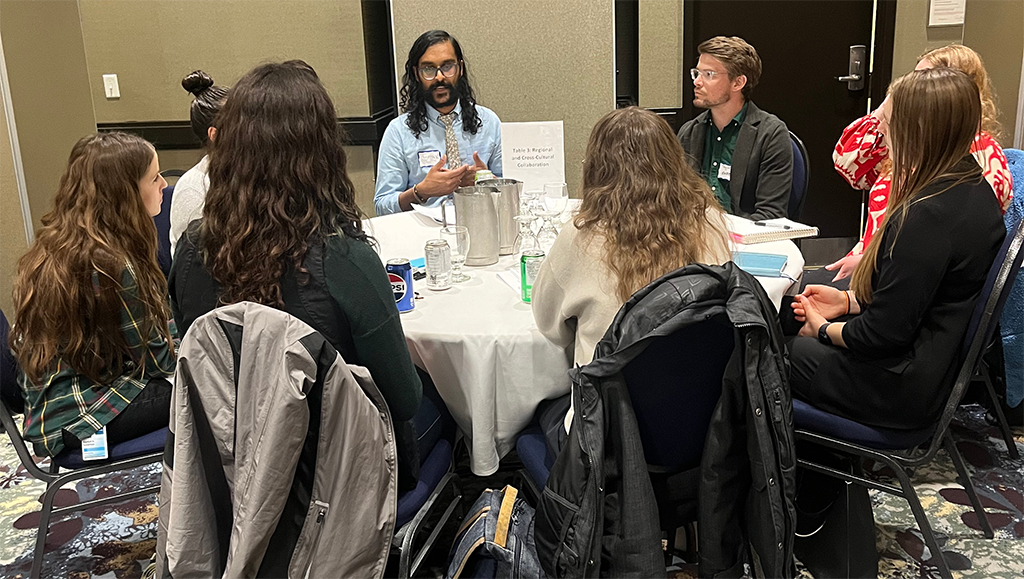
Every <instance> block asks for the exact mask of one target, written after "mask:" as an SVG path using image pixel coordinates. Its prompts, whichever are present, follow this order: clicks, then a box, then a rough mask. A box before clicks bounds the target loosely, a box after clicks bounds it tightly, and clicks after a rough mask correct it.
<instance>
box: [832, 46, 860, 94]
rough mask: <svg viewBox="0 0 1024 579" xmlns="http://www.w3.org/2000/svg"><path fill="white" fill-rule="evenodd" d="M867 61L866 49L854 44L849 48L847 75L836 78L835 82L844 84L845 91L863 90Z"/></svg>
mask: <svg viewBox="0 0 1024 579" xmlns="http://www.w3.org/2000/svg"><path fill="white" fill-rule="evenodd" d="M867 61H868V47H867V46H865V45H863V44H854V45H853V46H851V47H850V62H849V68H848V69H847V73H846V74H844V75H843V76H837V77H836V80H838V81H839V82H845V83H846V88H847V90H851V91H855V90H863V89H864V86H865V84H866V82H865V80H864V77H865V76H866V74H865V73H866V72H867V70H866V68H867Z"/></svg>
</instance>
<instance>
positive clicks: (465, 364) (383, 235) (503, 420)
mask: <svg viewBox="0 0 1024 579" xmlns="http://www.w3.org/2000/svg"><path fill="white" fill-rule="evenodd" d="M364 227H365V229H366V231H367V233H369V234H370V235H371V236H373V237H374V238H375V239H376V240H377V243H378V244H379V246H380V251H379V255H380V258H381V261H382V262H386V261H387V260H388V259H391V258H396V257H404V258H407V259H410V260H413V259H417V258H420V257H423V246H424V244H425V243H426V242H427V240H428V239H435V238H437V237H438V230H439V229H440V227H441V226H440V225H439V224H437V223H436V222H435V221H433V220H432V219H430V218H429V217H427V216H426V215H422V214H420V213H416V212H412V211H410V212H405V213H396V214H393V215H385V216H382V217H375V218H373V219H370V220H367V221H366V222H364ZM470 243H472V240H470ZM743 251H752V252H759V253H779V254H785V255H787V256H788V257H789V261H788V263H787V265H786V268H785V272H786V273H787V274H788V275H790V276H791V277H793V278H797V279H799V278H798V276H799V275H800V272H801V271H802V270H803V264H804V260H803V256H802V255H801V254H800V251H799V249H797V247H796V245H795V244H794V243H793V242H791V241H780V242H773V243H762V244H758V245H748V246H743ZM517 262H518V260H517V259H516V256H513V255H506V256H501V257H500V258H499V259H498V263H496V264H494V265H489V266H483V267H464V268H463V271H464V272H465V273H467V274H468V275H469V276H470V277H471V278H472V279H470V280H469V281H467V282H463V283H458V284H453V285H452V287H451V289H448V290H444V291H432V290H429V289H427V288H426V285H425V284H424V283H423V281H422V280H417V281H415V282H414V283H413V286H414V287H413V289H414V291H416V292H417V294H418V295H419V296H420V299H417V300H416V301H415V304H416V305H415V309H413V310H412V311H410V312H406V313H403V314H402V316H401V320H402V328H403V330H404V331H405V339H406V343H407V344H408V346H409V353H410V354H411V355H412V361H413V363H415V364H416V365H417V366H419V367H421V368H423V369H424V370H426V371H427V373H428V374H430V377H431V378H432V379H433V381H434V384H435V385H436V386H437V391H438V393H439V394H440V395H441V397H442V398H443V399H444V401H445V403H446V404H447V406H448V409H449V410H450V411H451V413H452V416H453V417H454V418H455V421H456V423H457V424H458V425H459V428H460V429H461V431H462V433H463V434H464V435H465V437H466V439H467V443H468V446H469V450H470V456H471V461H470V467H471V469H472V471H473V473H475V474H477V475H480V476H486V475H490V474H493V473H494V472H495V471H497V470H498V461H499V460H500V459H501V457H502V456H504V455H505V453H507V452H508V451H509V450H510V449H512V448H513V447H514V446H515V440H516V436H517V435H518V434H519V432H521V431H522V430H523V428H525V427H526V426H527V424H529V423H530V421H531V419H532V418H533V414H534V411H535V410H536V408H537V405H538V404H539V403H540V402H541V401H542V400H546V399H551V398H557V397H559V396H562V395H564V394H567V393H568V392H569V390H570V381H569V378H568V375H567V371H568V370H569V368H570V367H571V366H572V346H570V347H569V348H568V349H563V348H560V347H557V346H555V345H554V344H552V343H551V342H549V341H548V340H547V339H546V338H544V336H543V335H541V333H540V332H539V331H538V330H537V326H536V325H535V324H534V321H533V312H532V310H531V309H530V304H527V303H524V302H523V301H522V300H521V299H520V296H519V293H518V291H517V290H513V289H512V288H511V287H510V286H509V285H508V284H506V283H505V282H504V281H502V280H501V279H500V278H499V277H498V273H499V272H503V271H505V270H508V269H509V268H511V267H514V266H516V265H517ZM758 281H760V282H761V284H762V285H763V286H764V288H765V291H766V292H767V293H768V295H769V296H770V297H771V299H772V301H773V302H774V303H775V307H776V309H778V307H779V303H780V301H781V300H782V297H783V295H785V294H786V292H787V291H788V290H789V289H790V287H791V285H792V282H791V281H790V280H788V279H786V278H761V277H759V278H758Z"/></svg>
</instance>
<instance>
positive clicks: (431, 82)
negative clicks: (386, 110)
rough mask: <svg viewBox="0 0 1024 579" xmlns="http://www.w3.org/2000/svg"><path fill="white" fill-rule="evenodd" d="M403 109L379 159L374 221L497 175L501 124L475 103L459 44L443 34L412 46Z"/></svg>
mask: <svg viewBox="0 0 1024 579" xmlns="http://www.w3.org/2000/svg"><path fill="white" fill-rule="evenodd" d="M401 97H402V100H401V107H402V110H403V111H404V113H405V114H403V115H402V116H400V117H398V118H397V119H395V120H393V121H391V124H389V125H388V128H387V130H386V131H384V137H383V139H382V140H381V144H380V155H379V156H378V158H377V189H376V191H375V193H374V196H373V204H374V207H375V208H376V210H377V214H378V215H386V214H389V213H398V212H400V211H408V210H409V209H411V208H412V204H413V203H417V204H420V205H438V204H440V203H441V199H442V198H443V197H444V196H446V195H448V194H449V193H451V192H453V191H455V189H456V188H458V187H460V186H465V185H472V184H473V178H474V176H475V174H476V172H477V171H479V170H483V169H488V168H490V170H491V172H493V173H494V174H495V175H499V176H500V175H501V120H499V119H498V116H497V115H495V114H494V113H493V112H492V111H491V110H490V109H487V108H485V107H482V106H480V105H478V104H476V97H475V96H474V95H473V88H472V87H471V86H470V84H469V69H468V68H467V66H466V61H465V60H463V58H462V46H460V45H459V41H458V40H456V39H455V38H454V37H453V36H451V35H450V34H448V33H447V32H445V31H443V30H431V31H429V32H424V33H423V34H421V35H420V37H419V38H417V39H416V41H415V42H413V45H412V48H411V49H410V50H409V59H408V60H406V62H405V74H404V75H402V90H401Z"/></svg>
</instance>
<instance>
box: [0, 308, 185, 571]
mask: <svg viewBox="0 0 1024 579" xmlns="http://www.w3.org/2000/svg"><path fill="white" fill-rule="evenodd" d="M2 314H3V312H0V318H2V320H0V324H2V331H0V339H2V342H0V350H2V351H3V353H2V355H0V360H2V361H0V363H2V364H3V369H2V370H3V371H2V372H0V380H2V382H0V391H2V392H3V397H2V398H3V401H2V402H0V424H3V427H4V430H5V431H6V432H7V436H8V437H10V439H11V445H12V446H13V447H14V451H15V452H16V453H17V454H18V459H19V460H20V461H21V464H22V466H24V467H25V470H26V471H28V474H29V475H30V476H31V477H32V478H34V479H37V480H39V481H42V482H43V483H45V484H46V491H45V492H44V493H43V496H42V497H41V498H40V502H41V503H42V507H41V508H40V513H39V527H38V529H37V530H36V544H35V550H34V551H33V554H32V569H31V571H30V573H29V576H30V577H31V578H32V579H38V578H39V577H40V576H41V575H42V571H43V558H44V555H45V548H46V534H47V532H48V530H49V528H50V521H51V519H53V518H59V517H60V516H61V515H65V514H68V513H75V512H80V511H84V510H87V509H94V508H97V507H102V506H106V505H110V504H114V503H120V502H124V501H127V500H130V499H134V498H137V497H143V496H146V495H152V494H155V493H157V492H159V490H160V485H159V484H157V485H153V486H148V487H145V488H141V489H138V490H134V491H130V492H126V493H120V494H115V495H113V496H109V497H105V498H100V499H94V500H90V501H86V502H83V503H76V504H73V505H68V506H66V507H58V508H54V506H53V501H54V498H55V497H56V496H57V492H58V491H59V490H60V489H61V488H63V487H64V486H65V485H67V484H68V483H72V482H75V481H78V480H82V479H87V478H92V477H96V476H101V475H105V474H108V473H111V472H115V471H124V470H131V469H134V468H138V467H140V466H145V465H148V464H154V463H159V462H160V460H161V458H162V457H163V449H164V442H165V440H166V438H167V428H162V429H160V430H158V431H156V432H152V433H149V434H147V435H145V436H141V437H139V438H135V439H132V440H128V441H125V442H122V443H120V444H114V445H111V447H110V450H109V458H108V459H107V460H103V461H89V462H85V461H84V460H82V451H81V449H77V450H71V449H67V450H64V451H63V452H61V453H60V454H58V455H57V456H55V457H53V458H51V459H50V464H49V466H48V467H47V468H46V470H44V469H43V468H40V467H39V466H38V465H37V464H36V461H35V459H34V458H33V457H32V453H31V452H30V451H29V448H28V444H27V443H26V442H25V439H24V437H23V436H22V434H21V430H19V429H18V425H17V423H16V422H15V420H14V414H15V411H18V412H20V411H21V409H22V408H23V404H24V400H23V399H22V393H21V386H20V385H18V384H17V382H16V381H15V382H13V383H12V379H13V377H14V376H15V375H16V371H15V369H13V368H11V367H10V365H11V364H10V362H11V361H12V360H13V358H11V357H10V356H9V352H10V351H9V349H8V347H7V333H8V326H7V318H6V317H4V316H3V315H2ZM12 400H13V401H14V403H13V404H10V403H9V401H12ZM62 470H63V472H62Z"/></svg>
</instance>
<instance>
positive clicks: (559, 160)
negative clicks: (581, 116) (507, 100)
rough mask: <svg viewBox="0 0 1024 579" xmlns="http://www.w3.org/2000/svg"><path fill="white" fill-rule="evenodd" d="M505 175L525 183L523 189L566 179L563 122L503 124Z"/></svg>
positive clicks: (502, 152)
mask: <svg viewBox="0 0 1024 579" xmlns="http://www.w3.org/2000/svg"><path fill="white" fill-rule="evenodd" d="M501 166H502V172H503V173H504V174H503V175H502V177H506V178H509V179H517V180H519V181H522V182H523V191H535V190H543V189H544V184H545V183H564V182H565V141H564V139H563V137H562V121H544V122H530V123H501Z"/></svg>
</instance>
